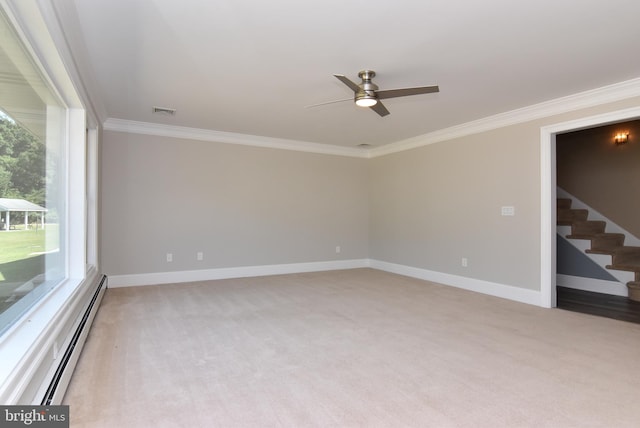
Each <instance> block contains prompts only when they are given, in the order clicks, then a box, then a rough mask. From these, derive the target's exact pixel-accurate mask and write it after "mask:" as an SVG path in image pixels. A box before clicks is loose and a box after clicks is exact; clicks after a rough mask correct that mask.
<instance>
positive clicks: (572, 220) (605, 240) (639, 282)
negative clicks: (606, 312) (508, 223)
mask: <svg viewBox="0 0 640 428" xmlns="http://www.w3.org/2000/svg"><path fill="white" fill-rule="evenodd" d="M557 211H558V214H557V222H556V223H557V225H558V226H570V227H571V233H570V234H569V235H567V236H566V237H567V238H568V239H584V240H589V241H590V243H591V245H590V248H589V249H587V250H585V252H586V253H589V254H602V255H609V256H611V264H608V265H606V266H605V267H606V268H607V269H614V270H621V271H628V272H634V274H635V279H634V280H633V281H629V282H627V288H628V290H629V299H631V300H635V301H640V247H631V246H625V245H624V240H625V236H624V235H623V234H622V233H607V232H606V231H605V229H606V227H607V223H606V222H605V221H600V220H597V221H594V220H588V218H589V211H588V210H586V209H572V208H571V199H565V198H558V200H557Z"/></svg>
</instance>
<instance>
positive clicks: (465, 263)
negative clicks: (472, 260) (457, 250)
mask: <svg viewBox="0 0 640 428" xmlns="http://www.w3.org/2000/svg"><path fill="white" fill-rule="evenodd" d="M467 266H469V260H467V258H466V257H463V258H462V267H467Z"/></svg>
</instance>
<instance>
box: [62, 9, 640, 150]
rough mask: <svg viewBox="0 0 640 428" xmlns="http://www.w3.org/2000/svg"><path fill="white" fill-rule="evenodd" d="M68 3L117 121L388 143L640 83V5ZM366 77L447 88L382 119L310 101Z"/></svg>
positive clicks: (410, 100) (335, 95) (340, 93)
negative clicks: (155, 110)
mask: <svg viewBox="0 0 640 428" xmlns="http://www.w3.org/2000/svg"><path fill="white" fill-rule="evenodd" d="M69 1H72V2H74V3H75V6H76V9H77V14H78V18H79V21H80V24H81V28H80V32H81V33H82V36H81V37H82V39H83V40H84V43H85V45H86V48H87V52H88V55H87V58H84V57H83V56H82V55H80V53H81V52H80V51H78V52H77V53H78V55H77V58H76V60H77V61H81V62H83V63H84V64H83V65H84V66H85V67H89V68H90V69H91V70H92V72H93V80H94V81H95V83H96V87H97V95H98V97H99V98H100V99H101V100H102V103H103V104H104V108H105V109H106V113H107V116H108V117H109V118H117V119H126V120H131V121H141V122H151V123H160V124H168V125H178V126H186V127H193V128H201V129H208V130H216V131H224V132H232V133H240V134H247V135H257V136H266V137H274V138H282V139H291V140H297V141H307V142H315V143H323V144H332V145H339V146H347V147H354V146H357V145H358V144H361V143H367V144H371V145H373V146H381V145H385V144H388V143H392V142H396V141H399V140H404V139H407V138H410V137H414V136H417V135H422V134H426V133H429V132H432V131H436V130H439V129H443V128H447V127H450V126H454V125H458V124H462V123H466V122H469V121H472V120H476V119H480V118H483V117H487V116H491V115H494V114H498V113H502V112H506V111H510V110H513V109H517V108H520V107H525V106H528V105H532V104H536V103H540V102H543V101H547V100H552V99H555V98H559V97H563V96H567V95H570V94H574V93H578V92H582V91H585V90H589V89H594V88H599V87H602V86H606V85H609V84H613V83H617V82H621V81H625V80H629V79H633V78H637V77H640V55H638V41H639V40H640V29H639V28H640V26H639V22H638V16H640V2H639V1H637V0H607V1H602V0H537V1H527V2H523V1H513V0H485V1H477V0H432V1H424V0H397V1H389V0H386V1H383V0H368V1H364V0H322V1H316V0H307V1H300V0H271V1H260V0H216V1H211V0H181V1H176V0H69ZM66 24H67V25H68V24H69V23H66ZM68 34H74V32H73V31H69V33H68ZM76 35H77V34H76ZM365 68H368V69H373V70H375V71H376V72H377V74H378V76H377V77H376V79H375V80H374V81H375V82H376V83H377V84H378V85H379V86H380V89H392V88H399V87H409V86H427V85H433V84H437V85H439V86H440V93H437V94H428V95H418V96H413V97H407V98H399V99H390V100H385V101H384V104H385V105H386V107H387V108H388V109H389V110H390V111H391V115H389V116H387V117H384V118H382V117H379V116H378V115H377V114H375V113H374V112H373V111H370V110H369V109H366V108H364V109H363V108H359V107H356V106H355V105H354V104H353V102H350V101H347V102H342V103H336V104H329V105H325V106H320V107H315V108H305V106H308V105H311V104H316V103H322V102H326V101H331V100H338V99H346V98H351V97H352V95H353V93H352V92H350V90H349V89H348V88H347V87H346V86H344V85H343V84H342V83H341V82H339V81H338V80H337V79H336V78H334V77H333V76H332V75H333V74H334V73H341V74H345V75H347V76H348V77H350V78H351V79H352V80H356V81H358V78H357V73H358V71H360V70H362V69H365ZM152 106H160V107H170V108H175V109H177V113H176V115H175V116H174V117H170V116H166V115H157V114H152V112H151V110H152Z"/></svg>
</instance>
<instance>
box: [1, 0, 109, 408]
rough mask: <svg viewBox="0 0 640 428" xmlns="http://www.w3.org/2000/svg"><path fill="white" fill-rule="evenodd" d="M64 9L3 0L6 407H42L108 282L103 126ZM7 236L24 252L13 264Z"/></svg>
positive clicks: (3, 345)
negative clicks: (101, 186) (101, 235)
mask: <svg viewBox="0 0 640 428" xmlns="http://www.w3.org/2000/svg"><path fill="white" fill-rule="evenodd" d="M63 3H64V4H62V3H60V2H43V1H39V0H0V134H1V133H3V132H4V133H5V134H3V135H2V136H1V137H3V138H4V140H2V141H3V143H0V163H2V162H4V164H3V165H4V168H3V169H0V192H2V193H0V198H1V199H0V204H2V203H5V205H6V206H4V208H0V225H1V224H4V225H5V227H3V229H5V230H0V257H4V259H0V272H2V275H3V276H5V277H7V276H10V277H11V278H14V279H15V281H11V282H12V284H8V282H9V281H4V280H0V302H2V303H3V304H4V305H5V306H3V308H2V310H1V311H0V361H1V364H0V403H3V404H26V403H31V404H40V403H41V400H42V399H43V397H44V396H45V395H46V391H47V389H48V387H49V385H50V384H51V381H52V379H53V378H54V375H55V372H56V369H57V368H58V366H59V365H60V362H61V355H60V353H61V352H62V351H63V350H65V349H69V348H70V343H71V342H72V339H73V337H74V333H75V331H76V327H77V325H79V323H80V321H81V320H82V315H83V314H84V313H85V311H86V309H87V308H88V307H89V303H90V302H91V300H92V297H93V296H94V295H95V291H96V286H97V285H101V286H102V285H103V283H101V282H100V278H99V275H98V266H97V262H98V260H99V257H98V251H97V248H98V245H97V244H98V243H97V239H98V234H97V224H98V222H97V216H98V214H97V205H96V204H97V202H96V201H97V191H98V185H97V180H98V174H97V161H98V157H97V154H98V151H99V150H98V148H99V135H100V133H99V127H98V123H99V121H98V119H97V116H96V114H95V112H93V111H91V110H89V111H88V110H86V108H85V106H86V105H91V102H90V100H89V98H88V94H87V93H86V91H84V86H83V82H82V81H81V80H80V75H79V73H78V70H77V69H76V68H75V67H74V64H75V63H74V58H73V57H72V56H71V51H70V46H69V45H68V42H67V39H66V35H65V33H64V31H63V27H62V24H61V21H60V16H61V15H60V14H64V13H70V14H71V15H73V14H72V13H71V12H72V11H70V10H68V8H67V7H66V6H69V5H70V4H69V3H68V2H63ZM56 7H59V9H56ZM87 128H89V130H88V131H87ZM11 138H13V140H11ZM7 139H9V140H11V142H10V144H9V143H7ZM9 149H10V150H9ZM2 150H4V152H2ZM17 163H21V166H20V168H18V166H17V165H16V164H17ZM2 219H4V223H3V222H2ZM7 237H11V239H15V240H16V242H17V244H16V246H17V247H22V248H21V249H20V250H19V251H18V250H16V251H15V252H16V253H17V255H14V256H13V259H12V261H9V259H8V256H7V254H8V251H6V250H8V248H9V244H8V243H7V242H6V241H4V242H3V241H2V240H1V239H2V238H5V239H7ZM29 239H31V240H29ZM18 253H19V254H18ZM34 259H35V260H34ZM12 262H16V264H15V266H18V268H17V269H14V271H13V273H11V271H10V270H9V269H8V266H6V265H7V264H8V263H12ZM20 287H22V288H20ZM2 293H4V294H2ZM4 295H6V297H5V298H4V299H3V296H4ZM6 300H8V301H6ZM67 380H68V379H67Z"/></svg>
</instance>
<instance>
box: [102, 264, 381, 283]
mask: <svg viewBox="0 0 640 428" xmlns="http://www.w3.org/2000/svg"><path fill="white" fill-rule="evenodd" d="M365 267H369V260H368V259H356V260H335V261H327V262H310V263H291V264H282V265H263V266H243V267H232V268H219V269H201V270H191V271H174V272H154V273H142V274H135V275H113V276H111V275H110V276H109V288H118V287H134V286H143V285H157V284H172V283H179V282H194V281H210V280H215V279H230V278H248V277H254V276H268V275H282V274H290V273H304V272H320V271H328V270H341V269H357V268H365Z"/></svg>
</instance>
